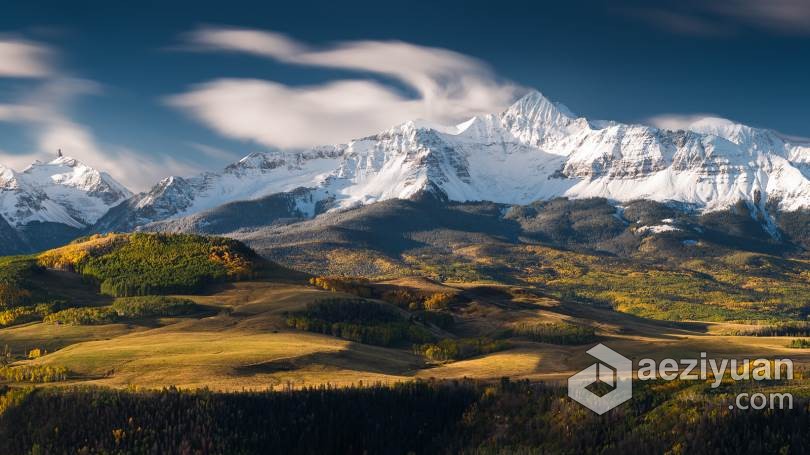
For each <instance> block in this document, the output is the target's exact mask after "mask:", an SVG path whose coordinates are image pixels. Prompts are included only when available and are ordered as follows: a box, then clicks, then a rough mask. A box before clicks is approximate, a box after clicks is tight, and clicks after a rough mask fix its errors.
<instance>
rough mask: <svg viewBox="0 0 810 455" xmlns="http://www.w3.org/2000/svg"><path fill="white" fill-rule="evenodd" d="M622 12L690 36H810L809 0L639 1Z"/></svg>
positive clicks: (621, 9)
mask: <svg viewBox="0 0 810 455" xmlns="http://www.w3.org/2000/svg"><path fill="white" fill-rule="evenodd" d="M619 10H620V11H622V12H623V13H625V14H626V15H628V16H631V17H635V18H638V19H641V20H644V21H645V22H649V23H652V24H653V25H655V26H658V27H662V28H664V29H666V30H669V31H671V32H673V33H677V34H681V35H687V36H699V37H710V36H728V35H734V34H737V33H740V32H741V31H742V30H744V29H758V30H766V31H768V32H770V33H774V34H780V35H810V1H808V0H713V1H706V0H685V1H681V2H670V3H665V4H660V3H657V4H653V3H651V2H646V3H645V2H639V3H638V6H634V7H628V8H619Z"/></svg>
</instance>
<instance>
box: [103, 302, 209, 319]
mask: <svg viewBox="0 0 810 455" xmlns="http://www.w3.org/2000/svg"><path fill="white" fill-rule="evenodd" d="M111 308H112V311H114V312H115V313H116V314H117V315H118V316H120V317H122V318H127V319H136V318H147V317H169V316H183V315H187V314H191V313H195V312H198V311H199V310H200V306H199V305H197V304H196V303H194V302H193V301H191V300H188V299H181V298H176V297H166V296H143V297H123V298H117V299H115V301H114V302H113V304H112V307H111Z"/></svg>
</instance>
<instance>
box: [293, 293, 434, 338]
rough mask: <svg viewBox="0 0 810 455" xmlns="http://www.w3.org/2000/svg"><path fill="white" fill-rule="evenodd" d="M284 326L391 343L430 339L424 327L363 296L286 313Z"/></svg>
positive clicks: (336, 300)
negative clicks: (362, 297)
mask: <svg viewBox="0 0 810 455" xmlns="http://www.w3.org/2000/svg"><path fill="white" fill-rule="evenodd" d="M287 326H289V327H291V328H294V329H298V330H305V331H308V332H316V333H323V334H327V335H332V336H336V337H339V338H345V339H347V340H351V341H356V342H358V343H366V344H374V345H379V346H391V345H394V344H398V343H401V342H403V341H406V340H408V341H413V342H425V341H428V340H430V339H431V336H430V334H429V333H428V332H427V331H425V330H424V329H423V328H421V327H419V326H417V325H415V324H413V322H411V321H408V320H406V319H404V318H403V317H402V316H401V315H400V314H399V313H398V312H397V311H396V310H394V309H392V308H389V307H387V306H386V305H383V304H380V303H376V302H369V301H368V300H363V299H328V300H322V301H319V302H314V303H311V304H309V305H307V309H306V311H303V312H296V313H290V314H288V315H287Z"/></svg>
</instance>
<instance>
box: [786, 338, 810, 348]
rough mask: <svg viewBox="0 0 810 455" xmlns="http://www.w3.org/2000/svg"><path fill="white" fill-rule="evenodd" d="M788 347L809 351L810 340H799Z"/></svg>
mask: <svg viewBox="0 0 810 455" xmlns="http://www.w3.org/2000/svg"><path fill="white" fill-rule="evenodd" d="M788 347H789V348H794V349H807V348H810V340H808V339H807V338H797V339H795V340H793V341H791V342H790V344H789V345H788Z"/></svg>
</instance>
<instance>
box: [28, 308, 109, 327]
mask: <svg viewBox="0 0 810 455" xmlns="http://www.w3.org/2000/svg"><path fill="white" fill-rule="evenodd" d="M117 320H118V315H117V314H115V312H114V311H113V310H112V309H110V308H109V307H79V308H68V309H66V310H62V311H57V312H56V313H52V314H49V315H47V316H45V319H43V322H45V323H49V324H67V325H100V324H110V323H113V322H116V321H117Z"/></svg>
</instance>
